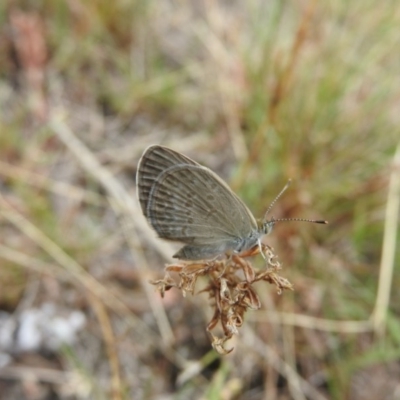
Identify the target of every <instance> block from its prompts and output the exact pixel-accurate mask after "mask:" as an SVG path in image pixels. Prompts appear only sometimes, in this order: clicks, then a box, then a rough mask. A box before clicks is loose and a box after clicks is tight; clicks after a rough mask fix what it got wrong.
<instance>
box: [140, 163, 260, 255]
mask: <svg viewBox="0 0 400 400" xmlns="http://www.w3.org/2000/svg"><path fill="white" fill-rule="evenodd" d="M145 215H146V217H147V219H148V220H149V222H150V224H151V225H152V226H153V228H154V229H155V230H156V232H157V233H158V234H159V236H160V237H162V238H164V239H169V240H176V241H180V242H183V243H186V244H191V245H199V246H203V245H204V246H205V245H215V244H216V243H217V244H218V243H220V244H221V248H222V247H224V246H223V243H226V242H232V243H233V241H234V240H235V239H241V238H244V237H246V236H248V235H250V234H251V232H253V231H254V230H256V229H257V222H256V221H255V219H254V217H253V215H252V214H251V212H250V211H249V209H248V208H247V207H246V205H245V204H244V203H243V202H242V201H241V200H240V199H239V198H238V197H237V196H236V195H235V194H234V193H233V192H232V190H231V189H230V188H229V186H228V185H227V184H226V183H225V182H224V181H223V180H222V179H220V178H219V177H218V176H217V175H216V174H215V173H214V172H212V171H211V170H210V169H208V168H205V167H203V166H201V165H199V164H189V163H186V164H182V163H181V164H178V165H173V166H171V167H169V168H167V169H166V170H164V171H163V172H161V173H160V174H159V175H158V177H157V178H156V180H155V181H154V183H153V185H152V186H151V188H150V190H149V191H148V199H147V206H146V210H145ZM228 247H229V246H228Z"/></svg>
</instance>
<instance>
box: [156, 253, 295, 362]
mask: <svg viewBox="0 0 400 400" xmlns="http://www.w3.org/2000/svg"><path fill="white" fill-rule="evenodd" d="M259 252H260V248H259V247H258V246H256V247H254V248H253V249H251V250H250V251H249V252H247V253H246V254H240V255H230V256H227V257H225V258H224V259H221V260H217V259H215V260H208V261H207V260H206V261H199V262H195V263H187V262H182V263H176V264H170V265H167V266H166V268H165V271H166V274H165V276H164V278H163V279H161V280H157V281H152V282H151V283H152V284H153V285H156V287H157V290H158V291H159V292H160V294H161V296H164V294H165V292H166V291H167V290H170V289H171V288H178V289H180V290H181V291H182V293H183V295H184V296H186V294H187V293H190V294H192V295H193V294H194V293H195V286H196V282H197V279H198V278H199V277H201V276H204V277H206V279H207V280H208V283H207V285H206V287H205V288H204V289H202V290H201V291H200V293H202V292H207V293H208V295H209V298H210V304H211V306H212V307H213V308H214V314H213V317H212V318H211V321H210V322H209V323H208V326H207V332H208V333H209V335H210V338H211V344H212V346H213V347H214V349H215V350H216V351H217V352H218V353H219V354H222V355H224V354H228V353H230V352H231V351H232V350H233V348H231V349H226V348H225V343H226V341H228V340H229V339H230V338H231V337H232V336H233V335H234V334H238V333H239V331H238V329H239V328H240V327H241V326H242V325H243V322H244V314H245V313H246V311H247V310H258V309H259V308H260V307H261V301H260V299H259V297H258V295H257V293H256V291H255V289H254V287H253V284H254V283H256V282H258V281H265V282H268V283H271V284H274V285H275V286H276V287H277V289H278V293H279V294H281V293H282V291H283V290H285V289H289V290H293V286H292V284H291V283H290V282H289V281H288V280H287V279H285V278H283V277H281V276H279V274H278V271H279V270H280V269H281V264H280V263H279V261H278V260H277V257H276V255H275V254H274V252H273V249H272V248H271V247H269V246H267V245H262V247H261V252H262V255H263V256H264V259H265V263H266V265H265V268H264V269H262V270H256V269H254V267H253V266H252V264H251V263H250V262H249V261H247V260H246V259H245V258H246V257H249V256H252V255H255V254H257V253H259ZM171 273H177V275H178V276H179V278H178V279H173V277H172V276H171ZM218 326H220V328H221V329H222V333H221V334H220V335H219V336H218V335H215V334H214V333H213V331H214V330H215V329H216V328H217V327H218Z"/></svg>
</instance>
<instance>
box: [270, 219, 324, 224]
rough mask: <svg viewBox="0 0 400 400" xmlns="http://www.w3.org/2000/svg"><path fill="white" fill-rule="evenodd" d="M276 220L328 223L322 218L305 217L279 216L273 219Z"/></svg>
mask: <svg viewBox="0 0 400 400" xmlns="http://www.w3.org/2000/svg"><path fill="white" fill-rule="evenodd" d="M272 221H274V222H283V221H298V222H312V223H313V224H325V225H326V224H327V223H328V221H324V220H322V219H305V218H279V219H274V218H273V219H272Z"/></svg>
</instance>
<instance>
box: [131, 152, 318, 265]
mask: <svg viewBox="0 0 400 400" xmlns="http://www.w3.org/2000/svg"><path fill="white" fill-rule="evenodd" d="M136 182H137V193H138V197H139V202H140V205H141V208H142V211H143V214H144V215H145V217H146V218H147V220H148V221H149V223H150V225H151V226H152V227H153V228H154V230H155V231H156V232H157V233H158V235H159V236H160V238H163V239H167V240H173V241H178V242H182V243H184V244H185V246H184V247H182V248H181V249H180V250H179V251H178V252H177V253H176V254H175V255H174V256H173V257H174V258H179V259H182V260H203V259H209V258H212V257H215V256H218V255H220V254H225V253H228V254H229V253H232V252H233V253H241V252H244V251H246V250H249V249H251V248H253V247H254V246H256V245H257V244H260V239H261V237H262V236H263V235H266V234H268V233H270V232H271V230H272V228H273V226H274V224H275V222H276V221H283V220H284V219H281V220H274V219H272V220H269V221H267V220H266V219H265V218H264V220H263V221H261V222H257V221H256V220H255V218H254V217H253V214H252V213H251V212H250V210H249V209H248V208H247V207H246V205H245V204H244V203H243V202H242V200H240V199H239V197H238V196H236V194H235V193H233V191H232V190H231V189H230V188H229V186H228V185H227V184H226V183H225V182H224V181H223V180H222V179H221V178H219V177H218V176H217V175H216V174H215V173H214V172H213V171H211V170H210V169H208V168H206V167H203V166H202V165H200V164H198V163H197V162H195V161H193V160H191V159H190V158H189V157H186V156H184V155H183V154H180V153H178V152H176V151H174V150H172V149H169V148H167V147H163V146H159V145H153V146H150V147H148V148H147V149H146V150H145V151H144V153H143V155H142V157H141V159H140V161H139V165H138V169H137V178H136ZM286 187H287V186H285V188H284V189H283V190H282V191H281V193H280V194H279V195H278V196H277V198H278V197H279V196H280V195H281V194H282V193H283V191H284V190H285V189H286ZM277 198H276V199H277ZM276 199H275V200H276ZM274 203H275V201H274V202H273V203H272V204H271V206H272V205H273V204H274ZM271 206H270V207H269V209H270V208H271ZM269 209H268V210H269ZM268 210H267V212H268ZM292 220H300V219H292ZM307 221H309V222H317V223H325V221H311V220H307Z"/></svg>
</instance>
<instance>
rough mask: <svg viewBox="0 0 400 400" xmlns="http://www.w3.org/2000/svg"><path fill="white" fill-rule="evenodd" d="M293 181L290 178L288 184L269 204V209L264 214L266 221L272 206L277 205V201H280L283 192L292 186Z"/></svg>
mask: <svg viewBox="0 0 400 400" xmlns="http://www.w3.org/2000/svg"><path fill="white" fill-rule="evenodd" d="M291 183H292V180H291V179H289V180H288V182H287V184H286V185H285V187H284V188H283V189H282V190H281V191H280V192H279V194H278V196H276V197H275V199H274V200H273V201H272V203H271V204H270V205H269V207H268V208H267V211H265V214H264V221H266V220H267V215H268V213H269V212H270V211H271V209H272V207H273V206H274V205H275V203H276V202H277V201H278V199H279V198H280V197H281V196H282V195H283V193H285V191H286V189H287V188H288V187H289V186H290V184H291Z"/></svg>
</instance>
